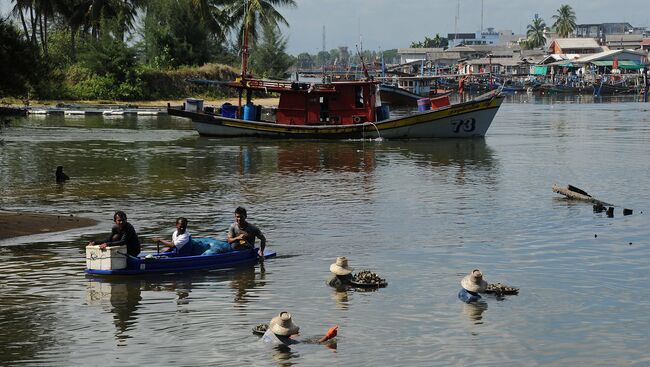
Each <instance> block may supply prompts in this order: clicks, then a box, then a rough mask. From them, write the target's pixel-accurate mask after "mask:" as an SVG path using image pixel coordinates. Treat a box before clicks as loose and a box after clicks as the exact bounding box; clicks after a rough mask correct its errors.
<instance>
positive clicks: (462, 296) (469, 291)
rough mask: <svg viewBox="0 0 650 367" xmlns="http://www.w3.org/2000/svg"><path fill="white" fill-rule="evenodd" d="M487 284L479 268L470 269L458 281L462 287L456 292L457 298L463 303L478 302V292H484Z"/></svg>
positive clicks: (479, 297)
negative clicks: (469, 271)
mask: <svg viewBox="0 0 650 367" xmlns="http://www.w3.org/2000/svg"><path fill="white" fill-rule="evenodd" d="M487 284H488V283H487V282H486V281H485V280H484V279H483V273H481V271H480V270H478V269H474V270H472V272H471V273H469V274H468V275H466V276H465V277H464V278H463V279H462V280H461V281H460V286H461V287H462V288H461V289H460V291H459V292H458V299H459V300H461V301H463V302H465V303H474V302H478V301H479V300H480V299H481V295H480V294H479V292H485V289H486V288H487Z"/></svg>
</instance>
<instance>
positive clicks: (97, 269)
mask: <svg viewBox="0 0 650 367" xmlns="http://www.w3.org/2000/svg"><path fill="white" fill-rule="evenodd" d="M197 243H198V244H199V245H198V246H197V245H196V244H197ZM206 243H207V244H211V245H212V246H213V248H214V246H216V247H217V248H218V247H222V248H223V247H226V246H228V247H229V245H227V243H226V242H225V241H221V240H216V239H212V238H195V239H193V242H192V244H193V245H194V246H196V247H195V249H197V250H196V251H194V249H193V252H192V255H189V256H175V254H173V253H169V252H156V253H148V254H147V253H141V254H140V255H138V256H131V255H128V254H127V253H126V247H125V246H113V247H110V246H109V247H106V248H105V249H100V248H99V246H96V245H95V246H87V247H86V273H87V274H91V275H138V274H149V273H178V272H185V271H191V270H208V269H224V268H234V267H238V266H243V265H250V264H255V263H257V261H258V260H259V257H258V251H259V250H258V249H245V250H238V251H211V250H210V246H209V245H208V246H207V247H206V245H205V244H206ZM275 256H276V253H275V252H273V251H269V250H265V251H264V258H265V259H267V258H271V257H275Z"/></svg>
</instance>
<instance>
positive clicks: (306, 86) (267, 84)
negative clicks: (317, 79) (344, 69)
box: [246, 79, 335, 91]
mask: <svg viewBox="0 0 650 367" xmlns="http://www.w3.org/2000/svg"><path fill="white" fill-rule="evenodd" d="M246 86H247V87H250V88H259V89H269V90H309V91H334V90H335V88H334V86H333V85H332V84H315V83H302V82H295V81H285V80H260V79H252V80H247V81H246Z"/></svg>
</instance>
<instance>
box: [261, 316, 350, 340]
mask: <svg viewBox="0 0 650 367" xmlns="http://www.w3.org/2000/svg"><path fill="white" fill-rule="evenodd" d="M338 329H339V327H338V325H334V326H332V327H331V328H330V329H329V330H328V331H327V333H326V334H325V335H324V336H323V337H321V338H312V339H307V340H303V341H301V340H297V339H293V338H292V336H294V335H298V332H299V331H300V327H298V326H297V325H296V324H294V323H293V320H292V319H291V314H290V313H288V312H286V311H283V312H280V314H279V315H278V316H276V317H274V318H272V319H271V322H269V328H268V329H267V330H266V332H265V333H264V335H263V336H262V339H261V341H262V342H263V343H268V344H274V345H285V346H286V345H293V344H298V343H313V344H318V343H324V342H326V341H328V340H330V339H332V338H334V337H335V336H336V335H337V334H338Z"/></svg>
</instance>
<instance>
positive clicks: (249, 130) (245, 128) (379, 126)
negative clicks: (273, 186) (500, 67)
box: [169, 94, 503, 139]
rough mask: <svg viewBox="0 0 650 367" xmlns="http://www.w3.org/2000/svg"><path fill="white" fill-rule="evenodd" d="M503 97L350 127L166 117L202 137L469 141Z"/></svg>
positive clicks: (207, 116)
mask: <svg viewBox="0 0 650 367" xmlns="http://www.w3.org/2000/svg"><path fill="white" fill-rule="evenodd" d="M502 102H503V96H500V95H496V94H492V95H490V96H484V97H482V98H477V99H475V100H472V101H469V102H465V103H458V104H454V105H450V106H446V107H442V108H439V109H436V110H431V111H425V112H418V113H415V114H412V115H409V116H406V117H397V118H393V119H388V120H384V121H381V122H375V123H369V122H366V123H360V124H351V125H314V126H311V125H307V126H305V125H286V124H278V123H273V122H261V121H247V120H241V119H234V118H226V117H222V116H218V115H213V114H206V113H203V112H189V111H184V110H180V109H176V108H169V114H170V115H173V116H180V117H186V118H190V119H191V120H192V121H193V123H194V128H195V129H196V131H197V132H198V133H199V134H200V135H202V136H212V137H263V138H290V139H292V138H303V139H375V138H386V139H426V138H471V137H482V136H485V134H486V133H487V130H488V128H489V127H490V125H491V123H492V120H493V119H494V116H495V115H496V113H497V111H498V110H499V107H500V106H501V103H502Z"/></svg>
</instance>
